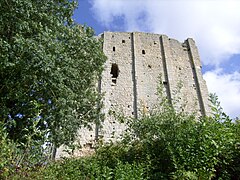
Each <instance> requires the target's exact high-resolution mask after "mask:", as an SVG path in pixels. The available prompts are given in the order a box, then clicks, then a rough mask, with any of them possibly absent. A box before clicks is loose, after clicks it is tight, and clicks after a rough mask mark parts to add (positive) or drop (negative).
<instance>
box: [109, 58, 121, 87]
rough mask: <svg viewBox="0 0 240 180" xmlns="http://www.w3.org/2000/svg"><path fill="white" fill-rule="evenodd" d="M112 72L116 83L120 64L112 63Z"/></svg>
mask: <svg viewBox="0 0 240 180" xmlns="http://www.w3.org/2000/svg"><path fill="white" fill-rule="evenodd" d="M110 74H111V75H112V82H113V83H114V84H116V83H117V77H118V75H119V68H118V65H117V64H116V63H113V64H112V67H111V72H110Z"/></svg>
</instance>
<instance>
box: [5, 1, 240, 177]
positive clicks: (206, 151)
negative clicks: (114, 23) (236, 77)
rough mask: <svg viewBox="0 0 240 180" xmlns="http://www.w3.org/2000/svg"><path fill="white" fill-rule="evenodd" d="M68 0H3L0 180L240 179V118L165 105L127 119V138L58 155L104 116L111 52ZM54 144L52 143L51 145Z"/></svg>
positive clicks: (219, 111) (217, 111)
mask: <svg viewBox="0 0 240 180" xmlns="http://www.w3.org/2000/svg"><path fill="white" fill-rule="evenodd" d="M75 7H76V2H75V1H69V0H41V1H36V0H3V1H0V82H1V83H0V179H86V180H88V179H122V180H124V179H126V180H129V179H134V180H135V179H136V180H138V179H139V180H141V179H201V180H205V179H206V180H207V179H214V180H215V179H216V180H217V179H224V180H226V179H233V180H238V179H240V122H239V120H235V121H234V120H231V119H230V118H229V117H228V116H227V115H226V114H225V113H224V112H223V111H222V109H221V107H220V104H219V102H218V101H217V98H216V97H215V96H211V99H212V102H213V104H214V106H213V115H212V116H211V117H202V118H196V117H195V116H194V115H188V114H185V113H177V112H176V111H174V109H173V108H172V107H171V105H169V104H168V103H165V102H164V103H161V107H160V110H159V111H155V112H152V113H150V114H143V116H142V117H141V118H140V119H138V120H136V119H125V120H124V121H125V122H127V125H128V129H127V132H126V134H125V135H124V136H123V138H122V140H121V141H119V142H117V143H114V144H113V143H112V144H104V145H102V146H100V147H99V148H98V149H97V150H96V153H95V154H94V155H92V156H90V157H84V158H70V159H62V160H58V161H51V156H52V152H54V151H52V149H51V148H49V147H53V149H55V148H56V147H59V146H60V145H63V144H64V145H67V146H72V144H73V142H74V140H75V137H76V134H77V131H78V130H79V129H80V128H82V127H89V128H91V126H90V124H92V123H99V120H100V119H101V118H100V117H101V116H102V115H101V113H100V109H101V101H100V100H101V95H100V94H98V93H97V92H96V90H95V84H96V82H97V80H98V76H99V75H100V74H101V71H102V68H103V67H102V65H103V63H104V61H105V56H104V54H103V52H102V49H101V43H100V42H99V41H98V40H97V39H96V38H95V37H93V35H94V33H93V31H92V29H91V28H88V27H83V26H80V25H77V24H75V23H74V22H73V21H72V19H71V17H72V14H73V11H74V8H75ZM53 145H54V146H53Z"/></svg>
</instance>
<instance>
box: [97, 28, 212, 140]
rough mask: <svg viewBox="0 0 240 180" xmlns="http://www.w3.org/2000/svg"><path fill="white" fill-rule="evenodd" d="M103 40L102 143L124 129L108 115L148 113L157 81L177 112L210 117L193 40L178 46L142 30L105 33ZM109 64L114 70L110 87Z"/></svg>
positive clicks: (176, 42)
mask: <svg viewBox="0 0 240 180" xmlns="http://www.w3.org/2000/svg"><path fill="white" fill-rule="evenodd" d="M103 38H104V44H103V51H104V53H105V54H106V56H107V57H108V60H107V62H106V66H105V71H104V73H103V76H102V84H101V91H102V92H105V98H104V104H105V107H104V112H105V114H106V117H105V122H104V124H103V127H102V128H101V129H100V132H101V135H102V137H103V140H105V141H109V140H114V139H116V137H118V136H119V135H120V134H121V133H122V131H123V130H124V125H122V124H119V123H118V122H117V120H116V119H115V118H114V117H113V116H112V115H109V114H108V112H109V111H110V112H111V111H114V112H116V113H122V114H123V115H125V116H130V117H135V118H138V117H139V116H141V114H142V113H148V112H150V111H152V110H153V109H154V108H155V107H156V105H157V104H158V103H159V96H158V94H157V87H158V86H159V84H160V83H162V84H163V87H164V93H165V95H166V97H168V99H169V100H170V101H171V103H172V105H173V106H174V107H175V109H176V110H177V111H185V112H188V113H196V115H197V116H202V115H206V114H209V113H210V109H209V106H208V105H209V102H208V91H207V87H206V83H205V81H204V80H203V78H202V73H201V63H200V58H199V55H198V51H197V47H196V46H195V42H194V41H193V40H192V39H187V40H186V41H185V42H184V43H180V42H178V41H177V40H174V39H170V38H168V37H167V36H166V35H159V34H151V33H141V32H133V33H122V32H105V33H104V34H103ZM113 65H117V67H118V69H119V74H118V77H117V78H116V80H115V79H114V83H113V78H112V77H113V75H112V74H111V67H112V66H113ZM159 77H161V79H160V78H159ZM113 134H114V135H115V136H112V135H113Z"/></svg>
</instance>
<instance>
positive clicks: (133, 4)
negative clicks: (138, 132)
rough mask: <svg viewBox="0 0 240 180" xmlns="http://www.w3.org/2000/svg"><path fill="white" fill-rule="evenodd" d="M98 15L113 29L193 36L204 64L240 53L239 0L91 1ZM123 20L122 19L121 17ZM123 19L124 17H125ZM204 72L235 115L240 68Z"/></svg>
mask: <svg viewBox="0 0 240 180" xmlns="http://www.w3.org/2000/svg"><path fill="white" fill-rule="evenodd" d="M90 1H91V3H92V10H93V12H94V13H95V15H96V19H97V20H98V21H99V22H100V23H102V24H103V25H104V26H105V27H108V28H109V29H110V30H111V29H115V30H117V29H116V28H115V27H119V26H120V27H121V28H120V29H121V30H122V29H124V30H125V31H149V32H154V33H159V34H166V35H168V36H169V37H171V38H175V39H177V40H180V41H184V40H185V39H187V38H188V37H192V38H194V39H195V41H196V43H197V45H198V48H199V51H200V56H201V60H202V62H203V64H205V65H214V66H215V67H216V68H217V69H218V68H219V65H220V64H221V63H222V64H223V62H225V64H226V62H227V61H230V57H231V56H232V55H234V54H240V13H239V10H240V1H239V0H90ZM119 18H121V19H122V20H123V22H124V23H123V24H119V21H117V20H118V19H119ZM121 22H122V21H121ZM223 72H224V69H223V70H222V71H221V72H220V71H219V70H218V71H216V70H215V71H210V72H207V73H206V74H205V75H204V78H205V79H206V81H207V85H208V88H209V91H210V92H216V93H217V95H218V96H219V99H220V101H221V104H222V106H223V108H224V110H225V111H226V112H227V113H228V114H229V115H231V116H232V117H234V116H237V115H239V114H238V111H239V110H240V103H239V102H240V77H239V76H240V73H239V72H235V73H232V74H224V73H223Z"/></svg>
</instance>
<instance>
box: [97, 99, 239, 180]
mask: <svg viewBox="0 0 240 180" xmlns="http://www.w3.org/2000/svg"><path fill="white" fill-rule="evenodd" d="M212 102H213V104H214V106H213V115H212V117H201V118H197V117H195V116H194V115H188V114H184V113H182V112H181V113H177V112H176V111H174V109H173V108H172V106H170V105H168V102H167V100H164V101H162V102H161V110H160V111H155V112H153V113H152V114H151V115H144V116H143V117H142V118H141V119H139V120H136V119H130V120H129V121H128V123H127V124H128V126H129V129H128V131H129V132H128V133H127V134H126V135H125V137H124V139H123V140H122V141H121V142H119V143H117V144H112V145H109V146H103V147H102V148H100V149H99V150H98V152H97V155H98V157H99V159H101V160H102V161H103V162H104V163H105V164H106V165H108V166H111V165H112V166H116V164H117V163H118V162H119V161H121V162H123V163H131V164H133V163H140V164H143V165H144V167H145V173H144V177H145V178H150V179H231V178H232V179H236V178H238V177H239V174H240V173H239V137H240V136H239V132H240V131H239V123H238V121H237V122H234V121H232V120H231V119H230V118H229V117H228V116H227V115H226V114H225V113H223V111H222V109H221V107H220V104H219V103H218V101H217V98H216V97H214V96H213V97H212Z"/></svg>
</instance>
